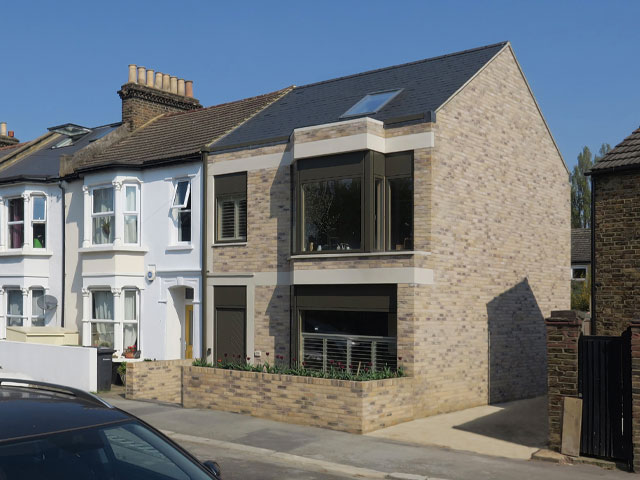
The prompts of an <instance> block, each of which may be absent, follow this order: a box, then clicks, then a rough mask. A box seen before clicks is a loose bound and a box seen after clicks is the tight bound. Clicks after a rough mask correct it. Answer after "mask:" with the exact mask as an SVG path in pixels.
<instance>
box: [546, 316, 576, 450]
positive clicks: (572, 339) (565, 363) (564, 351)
mask: <svg viewBox="0 0 640 480" xmlns="http://www.w3.org/2000/svg"><path fill="white" fill-rule="evenodd" d="M546 325H547V352H548V353H547V384H548V416H549V448H550V449H552V450H557V451H559V450H560V447H561V445H562V414H563V404H564V400H563V399H564V397H565V396H569V397H577V396H578V340H579V338H580V332H581V329H582V320H581V319H580V318H579V317H578V315H577V314H576V312H572V311H570V310H568V311H556V312H551V317H549V318H548V319H547V321H546Z"/></svg>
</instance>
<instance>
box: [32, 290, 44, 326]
mask: <svg viewBox="0 0 640 480" xmlns="http://www.w3.org/2000/svg"><path fill="white" fill-rule="evenodd" d="M43 302H44V290H43V289H40V288H34V289H32V290H31V326H32V327H44V304H43Z"/></svg>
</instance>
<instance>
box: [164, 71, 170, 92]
mask: <svg viewBox="0 0 640 480" xmlns="http://www.w3.org/2000/svg"><path fill="white" fill-rule="evenodd" d="M162 90H164V91H165V92H168V91H169V90H171V79H170V77H169V74H168V73H163V74H162Z"/></svg>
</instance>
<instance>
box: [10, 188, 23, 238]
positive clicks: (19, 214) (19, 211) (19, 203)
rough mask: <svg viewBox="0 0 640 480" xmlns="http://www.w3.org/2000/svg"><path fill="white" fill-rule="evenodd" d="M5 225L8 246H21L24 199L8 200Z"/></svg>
mask: <svg viewBox="0 0 640 480" xmlns="http://www.w3.org/2000/svg"><path fill="white" fill-rule="evenodd" d="M8 207H9V208H8V217H7V227H8V229H7V230H8V232H9V248H22V245H23V244H24V199H23V198H22V197H20V198H11V199H9V201H8Z"/></svg>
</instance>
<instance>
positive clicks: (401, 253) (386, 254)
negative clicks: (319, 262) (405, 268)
mask: <svg viewBox="0 0 640 480" xmlns="http://www.w3.org/2000/svg"><path fill="white" fill-rule="evenodd" d="M410 255H421V256H427V255H431V252H425V251H422V250H394V251H390V252H357V253H304V254H299V255H291V256H290V257H289V259H290V260H301V259H304V258H345V257H398V256H410Z"/></svg>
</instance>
